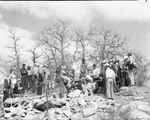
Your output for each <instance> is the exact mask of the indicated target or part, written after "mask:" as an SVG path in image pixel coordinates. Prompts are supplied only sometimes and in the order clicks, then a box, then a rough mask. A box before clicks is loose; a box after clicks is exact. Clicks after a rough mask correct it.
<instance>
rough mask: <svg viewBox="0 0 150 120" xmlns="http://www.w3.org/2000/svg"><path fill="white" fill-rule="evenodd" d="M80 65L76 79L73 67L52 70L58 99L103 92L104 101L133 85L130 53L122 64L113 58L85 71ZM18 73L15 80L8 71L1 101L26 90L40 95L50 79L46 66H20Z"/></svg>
mask: <svg viewBox="0 0 150 120" xmlns="http://www.w3.org/2000/svg"><path fill="white" fill-rule="evenodd" d="M84 62H85V61H84ZM84 62H83V64H82V65H81V72H80V76H79V77H78V78H76V77H75V76H76V73H75V70H74V69H73V68H71V69H68V68H67V67H65V66H59V67H57V68H56V71H55V78H54V83H55V85H54V87H55V88H57V89H59V92H58V96H59V97H60V98H63V97H65V95H68V94H69V92H71V91H74V90H76V89H78V90H81V91H82V92H83V94H85V95H87V96H88V95H93V94H99V93H104V94H105V95H106V97H107V98H108V99H114V92H119V91H120V88H121V87H122V86H134V85H135V80H134V74H135V72H136V69H137V66H136V63H135V61H134V59H133V56H132V54H131V53H128V55H127V56H125V57H124V59H123V61H120V60H118V59H116V58H115V57H114V58H113V59H110V60H108V59H107V60H104V61H103V62H102V63H101V65H100V66H97V65H96V64H93V66H92V68H90V69H86V67H85V66H84ZM83 69H85V70H83ZM83 71H84V72H83ZM20 74H21V79H16V76H15V74H14V70H13V69H11V70H10V74H9V75H8V77H7V78H6V79H5V80H4V97H3V101H5V100H6V99H7V98H9V97H14V96H13V95H14V94H25V93H26V91H30V92H32V93H33V94H37V95H42V94H43V93H44V87H43V86H45V83H46V82H45V81H50V79H51V78H49V77H50V71H49V69H48V67H47V65H44V66H34V67H31V66H26V64H23V65H22V68H21V69H20Z"/></svg>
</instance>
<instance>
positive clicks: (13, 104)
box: [0, 88, 150, 120]
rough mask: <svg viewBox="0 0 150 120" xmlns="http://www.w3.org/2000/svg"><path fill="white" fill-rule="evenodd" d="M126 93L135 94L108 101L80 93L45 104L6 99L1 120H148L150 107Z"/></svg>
mask: <svg viewBox="0 0 150 120" xmlns="http://www.w3.org/2000/svg"><path fill="white" fill-rule="evenodd" d="M123 91H124V92H126V94H125V96H124V94H123ZM129 91H133V92H134V89H132V88H123V89H122V91H121V92H120V93H119V94H117V95H118V96H116V99H115V100H108V99H106V98H105V97H104V96H103V95H93V96H85V95H84V94H82V93H81V91H80V90H75V91H73V92H71V93H70V94H69V95H68V98H63V99H59V98H54V97H49V98H48V100H47V101H46V97H45V96H28V97H27V96H26V97H17V98H14V99H7V100H6V101H5V103H4V106H5V109H4V117H3V118H0V119H2V120H3V119H5V118H8V119H13V120H27V119H28V120H150V104H149V103H148V102H145V101H142V100H143V99H144V97H142V96H134V95H136V94H135V93H133V94H132V95H131V94H130V93H129ZM128 93H129V94H128ZM127 94H128V96H126V95H127ZM130 96H131V97H130ZM125 98H129V99H125ZM133 98H134V99H133Z"/></svg>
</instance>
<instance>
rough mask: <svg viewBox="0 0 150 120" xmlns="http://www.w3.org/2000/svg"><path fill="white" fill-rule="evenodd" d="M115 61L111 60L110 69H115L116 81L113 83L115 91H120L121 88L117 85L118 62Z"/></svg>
mask: <svg viewBox="0 0 150 120" xmlns="http://www.w3.org/2000/svg"><path fill="white" fill-rule="evenodd" d="M114 62H115V60H112V59H111V60H110V61H109V66H110V69H112V70H113V71H114V73H115V78H114V82H113V85H114V90H115V92H119V91H120V89H119V87H118V86H117V84H116V78H117V77H118V76H117V70H118V69H117V66H116V64H115V63H114Z"/></svg>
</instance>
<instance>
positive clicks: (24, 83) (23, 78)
mask: <svg viewBox="0 0 150 120" xmlns="http://www.w3.org/2000/svg"><path fill="white" fill-rule="evenodd" d="M20 73H21V84H22V94H24V93H25V90H26V89H27V85H28V84H27V83H28V82H27V79H28V72H27V70H26V64H22V68H21V69H20Z"/></svg>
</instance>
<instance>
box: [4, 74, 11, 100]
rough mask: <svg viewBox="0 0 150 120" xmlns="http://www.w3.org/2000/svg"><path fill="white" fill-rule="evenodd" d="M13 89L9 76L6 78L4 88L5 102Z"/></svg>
mask: <svg viewBox="0 0 150 120" xmlns="http://www.w3.org/2000/svg"><path fill="white" fill-rule="evenodd" d="M10 89H11V80H10V79H9V77H7V78H6V79H5V80H4V89H3V102H5V100H6V99H7V98H9V96H10V91H11V90H10Z"/></svg>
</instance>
